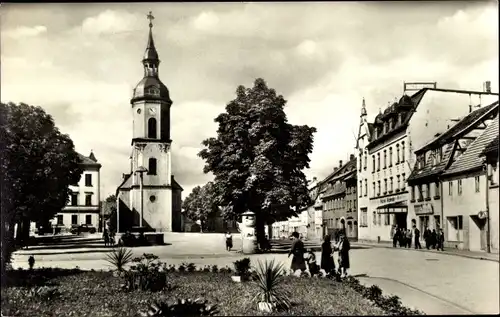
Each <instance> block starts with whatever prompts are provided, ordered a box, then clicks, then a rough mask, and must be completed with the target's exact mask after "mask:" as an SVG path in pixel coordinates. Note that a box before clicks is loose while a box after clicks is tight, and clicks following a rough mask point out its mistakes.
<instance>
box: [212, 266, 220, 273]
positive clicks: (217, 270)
mask: <svg viewBox="0 0 500 317" xmlns="http://www.w3.org/2000/svg"><path fill="white" fill-rule="evenodd" d="M217 272H219V267H218V266H217V265H212V273H217Z"/></svg>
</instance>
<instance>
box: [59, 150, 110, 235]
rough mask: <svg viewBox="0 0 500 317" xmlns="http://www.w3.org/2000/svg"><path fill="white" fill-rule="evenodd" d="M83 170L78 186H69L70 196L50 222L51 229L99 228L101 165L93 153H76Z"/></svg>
mask: <svg viewBox="0 0 500 317" xmlns="http://www.w3.org/2000/svg"><path fill="white" fill-rule="evenodd" d="M78 156H79V158H80V167H81V168H82V170H83V173H82V177H81V178H80V181H79V182H78V184H75V185H70V186H69V189H70V190H71V194H70V196H69V197H68V202H67V204H66V206H65V207H64V208H63V209H62V210H61V211H60V212H58V213H57V214H56V216H55V217H54V219H53V220H52V226H53V227H55V226H56V227H59V228H61V229H62V228H65V229H70V228H71V226H73V225H82V224H86V225H89V226H92V227H94V228H96V229H98V228H99V215H100V213H101V208H100V204H99V202H100V198H101V197H100V196H101V191H100V187H101V164H100V163H99V162H97V159H96V157H95V155H94V153H93V152H90V155H89V156H85V155H82V154H80V153H78Z"/></svg>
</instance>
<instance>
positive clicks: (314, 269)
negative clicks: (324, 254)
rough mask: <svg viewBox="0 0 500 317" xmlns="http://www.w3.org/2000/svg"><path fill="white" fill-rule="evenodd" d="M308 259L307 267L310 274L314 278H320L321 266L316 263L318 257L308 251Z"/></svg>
mask: <svg viewBox="0 0 500 317" xmlns="http://www.w3.org/2000/svg"><path fill="white" fill-rule="evenodd" d="M307 254H308V257H307V259H306V262H307V266H308V267H309V273H310V274H311V277H313V276H315V275H316V276H319V266H318V264H317V263H316V255H314V253H313V251H312V250H311V249H309V250H308V251H307Z"/></svg>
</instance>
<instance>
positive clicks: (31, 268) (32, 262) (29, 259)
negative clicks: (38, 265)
mask: <svg viewBox="0 0 500 317" xmlns="http://www.w3.org/2000/svg"><path fill="white" fill-rule="evenodd" d="M28 265H29V266H30V270H33V266H34V265H35V257H34V256H33V255H30V257H29V258H28Z"/></svg>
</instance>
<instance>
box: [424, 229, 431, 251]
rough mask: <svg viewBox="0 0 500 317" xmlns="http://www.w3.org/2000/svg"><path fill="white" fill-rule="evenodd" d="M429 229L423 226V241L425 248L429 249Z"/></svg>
mask: <svg viewBox="0 0 500 317" xmlns="http://www.w3.org/2000/svg"><path fill="white" fill-rule="evenodd" d="M431 234H432V233H431V231H430V230H429V227H425V230H424V241H425V248H426V249H427V250H429V247H430V246H431Z"/></svg>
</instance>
